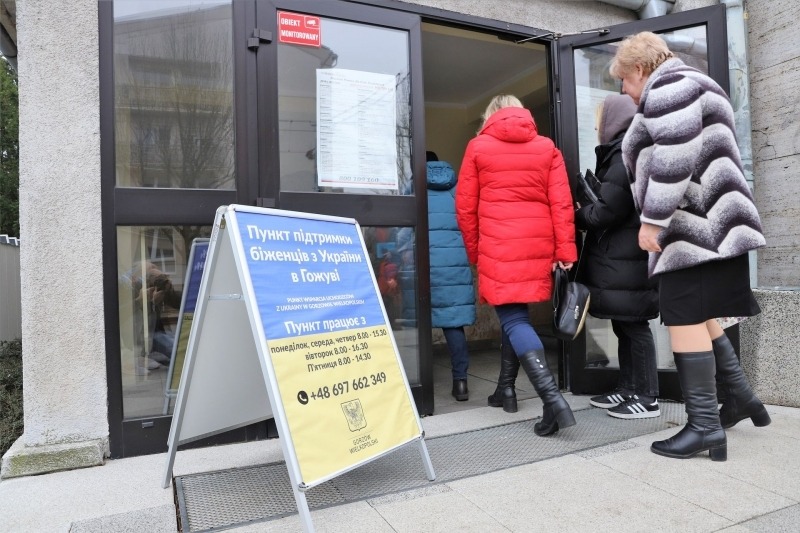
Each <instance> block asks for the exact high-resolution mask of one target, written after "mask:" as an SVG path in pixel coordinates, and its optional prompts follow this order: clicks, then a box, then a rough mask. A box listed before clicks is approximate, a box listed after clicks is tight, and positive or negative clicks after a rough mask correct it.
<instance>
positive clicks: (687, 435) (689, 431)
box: [650, 352, 728, 461]
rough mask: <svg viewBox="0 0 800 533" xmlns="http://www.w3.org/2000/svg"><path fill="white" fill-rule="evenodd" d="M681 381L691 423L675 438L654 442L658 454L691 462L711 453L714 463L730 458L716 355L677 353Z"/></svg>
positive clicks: (654, 451)
mask: <svg viewBox="0 0 800 533" xmlns="http://www.w3.org/2000/svg"><path fill="white" fill-rule="evenodd" d="M674 355H675V366H676V367H677V368H678V380H679V381H680V384H681V390H682V391H683V399H684V401H685V402H686V414H687V415H688V418H689V421H688V422H687V423H686V425H685V426H684V427H683V429H681V430H680V432H678V434H677V435H675V436H674V437H670V438H669V439H667V440H660V441H657V442H654V443H653V444H652V445H651V446H650V450H651V451H652V452H653V453H656V454H658V455H664V456H666V457H674V458H675V459H688V458H690V457H694V456H695V455H697V454H698V453H701V452H705V451H708V454H709V456H710V457H711V460H712V461H725V460H726V459H727V458H728V441H727V438H726V437H725V430H724V429H722V425H721V424H720V422H719V412H718V411H717V384H716V381H715V380H714V353H713V352H686V353H675V354H674Z"/></svg>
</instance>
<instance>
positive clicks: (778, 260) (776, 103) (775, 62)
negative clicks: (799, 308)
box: [747, 0, 800, 287]
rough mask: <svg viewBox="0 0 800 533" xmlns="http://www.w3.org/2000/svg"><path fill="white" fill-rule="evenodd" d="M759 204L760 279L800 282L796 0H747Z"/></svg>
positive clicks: (771, 283) (770, 283) (799, 11)
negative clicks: (761, 231)
mask: <svg viewBox="0 0 800 533" xmlns="http://www.w3.org/2000/svg"><path fill="white" fill-rule="evenodd" d="M747 6H748V8H747V9H748V14H749V20H748V26H749V51H750V98H751V104H750V107H751V110H752V116H753V174H754V177H755V197H756V205H757V206H758V209H759V211H760V213H761V218H762V222H763V224H764V233H765V236H766V238H767V247H766V248H764V249H762V250H759V252H758V285H759V286H761V287H775V286H781V287H798V286H800V202H798V197H800V120H798V117H800V97H799V96H798V94H800V93H798V87H800V41H798V38H797V27H796V22H797V20H798V19H800V2H797V0H749V1H748V2H747Z"/></svg>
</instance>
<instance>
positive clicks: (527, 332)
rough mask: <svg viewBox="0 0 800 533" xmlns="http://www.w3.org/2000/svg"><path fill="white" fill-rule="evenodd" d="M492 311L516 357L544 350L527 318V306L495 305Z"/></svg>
mask: <svg viewBox="0 0 800 533" xmlns="http://www.w3.org/2000/svg"><path fill="white" fill-rule="evenodd" d="M494 310H495V312H496V313H497V318H499V319H500V327H501V328H502V330H503V334H505V335H506V336H508V340H509V342H510V343H511V347H512V348H514V352H515V353H516V354H517V357H519V356H520V355H522V354H525V353H528V352H531V351H533V350H544V344H542V341H541V339H539V335H537V334H536V330H535V329H533V326H532V325H531V323H530V320H529V318H528V304H503V305H496V306H495V308H494Z"/></svg>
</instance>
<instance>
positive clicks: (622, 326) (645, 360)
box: [575, 94, 661, 418]
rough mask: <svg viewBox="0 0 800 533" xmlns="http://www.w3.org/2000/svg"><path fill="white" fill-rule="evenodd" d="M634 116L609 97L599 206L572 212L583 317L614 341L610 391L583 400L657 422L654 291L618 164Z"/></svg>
mask: <svg viewBox="0 0 800 533" xmlns="http://www.w3.org/2000/svg"><path fill="white" fill-rule="evenodd" d="M635 114H636V105H635V104H634V103H633V100H632V99H631V98H630V97H629V96H627V95H621V94H620V95H610V96H608V97H607V98H606V99H605V101H604V102H603V107H602V110H601V111H600V120H599V121H598V137H599V140H600V145H599V146H597V147H596V148H595V153H596V154H597V166H596V170H595V175H596V176H597V178H598V180H599V181H600V189H599V191H598V193H599V194H598V196H599V197H600V198H599V200H598V201H597V202H595V203H593V204H591V205H584V206H581V207H580V209H578V211H577V213H576V216H575V223H576V225H577V226H578V228H579V229H581V230H586V232H587V233H586V239H585V241H584V250H583V256H582V259H581V266H580V268H579V276H580V281H581V282H583V283H584V284H585V285H586V286H587V287H589V290H590V291H591V293H592V297H591V301H590V307H589V313H590V314H591V315H592V316H594V317H596V318H605V319H609V320H611V328H612V329H613V331H614V334H615V335H616V336H617V338H618V340H619V350H618V357H619V371H620V381H619V385H618V387H617V389H616V390H614V391H612V392H609V393H608V394H603V395H600V396H595V397H594V398H592V399H591V400H590V402H591V404H592V405H594V406H596V407H601V408H604V409H608V414H609V415H611V416H614V417H617V418H651V417H656V416H659V415H660V414H661V413H660V410H659V407H658V401H657V399H656V398H657V396H658V371H657V367H656V347H655V342H654V341H653V334H652V332H651V331H650V325H649V324H648V320H650V319H653V318H655V317H657V316H658V290H657V285H656V283H655V281H653V280H650V279H649V278H648V276H647V252H645V251H644V250H642V249H641V248H639V227H640V222H639V216H638V214H637V213H636V209H635V206H634V203H633V195H632V193H631V188H630V183H629V180H628V173H627V170H626V169H625V165H624V163H623V161H622V147H621V145H622V138H623V137H624V136H625V131H626V130H627V128H628V126H629V125H630V123H631V120H632V119H633V116H634V115H635Z"/></svg>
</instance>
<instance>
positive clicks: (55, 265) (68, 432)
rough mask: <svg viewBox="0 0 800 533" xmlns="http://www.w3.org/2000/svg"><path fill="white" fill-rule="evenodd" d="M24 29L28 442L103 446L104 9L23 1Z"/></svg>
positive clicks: (90, 2)
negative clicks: (99, 441) (97, 441)
mask: <svg viewBox="0 0 800 533" xmlns="http://www.w3.org/2000/svg"><path fill="white" fill-rule="evenodd" d="M17 21H18V45H19V49H20V54H19V86H20V101H19V116H20V127H19V145H20V198H19V204H20V226H21V235H22V236H23V240H24V243H25V244H24V246H22V247H21V257H20V264H21V280H22V287H23V292H22V309H23V315H22V337H23V341H24V342H23V360H24V365H25V372H24V401H25V434H24V435H23V439H24V442H25V444H26V445H27V446H40V445H48V444H57V443H65V442H80V441H86V440H91V439H105V438H107V436H108V421H107V412H108V409H107V389H106V387H107V384H106V364H105V357H106V356H105V342H104V328H103V269H102V252H103V242H102V237H101V217H100V214H101V205H100V119H99V114H100V106H99V82H98V80H99V63H98V58H99V56H98V23H97V0H75V1H74V2H71V3H70V5H69V9H65V8H63V6H62V7H57V6H56V5H55V4H53V3H52V2H51V1H49V0H21V1H19V2H17Z"/></svg>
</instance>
